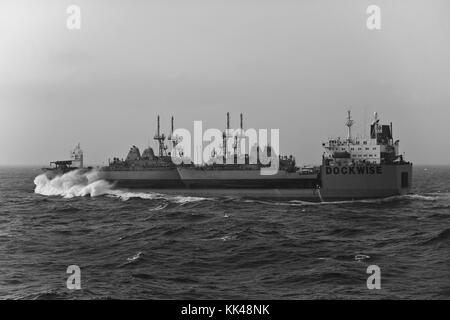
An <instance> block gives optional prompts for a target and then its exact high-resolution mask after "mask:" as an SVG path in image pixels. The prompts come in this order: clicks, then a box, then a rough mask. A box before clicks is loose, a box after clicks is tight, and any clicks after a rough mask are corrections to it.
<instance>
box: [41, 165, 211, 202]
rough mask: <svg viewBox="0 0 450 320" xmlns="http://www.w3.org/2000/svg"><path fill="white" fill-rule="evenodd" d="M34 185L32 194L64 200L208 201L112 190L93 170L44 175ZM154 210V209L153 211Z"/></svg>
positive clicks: (153, 193) (199, 198)
mask: <svg viewBox="0 0 450 320" xmlns="http://www.w3.org/2000/svg"><path fill="white" fill-rule="evenodd" d="M34 184H35V185H36V187H35V189H34V192H35V193H37V194H41V195H45V196H62V197H64V198H73V197H84V196H91V197H96V196H100V195H106V196H110V197H115V198H119V199H121V200H123V201H127V200H129V199H131V198H140V199H147V200H155V199H156V200H158V199H161V200H167V201H170V202H173V203H177V204H181V205H182V204H185V203H190V202H198V201H203V200H208V198H203V197H189V196H180V195H166V194H162V193H156V192H134V191H127V190H120V189H113V185H112V184H111V183H109V182H107V181H105V180H102V179H99V174H98V172H97V171H95V170H91V171H89V172H83V171H81V170H74V171H70V172H68V173H65V174H63V175H59V176H56V177H54V178H49V177H48V176H47V175H46V174H45V173H44V174H41V175H39V176H37V177H36V178H35V179H34ZM155 210H156V209H155Z"/></svg>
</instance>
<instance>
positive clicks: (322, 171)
mask: <svg viewBox="0 0 450 320" xmlns="http://www.w3.org/2000/svg"><path fill="white" fill-rule="evenodd" d="M353 124H354V120H353V119H352V117H351V113H350V111H348V114H347V118H346V122H345V125H346V126H347V130H348V133H347V137H346V138H340V137H338V138H331V139H328V141H326V142H324V143H323V144H322V147H323V148H324V153H323V155H322V163H321V165H318V166H309V167H299V166H297V164H296V160H295V158H294V157H293V156H282V155H275V154H274V152H273V151H272V150H271V148H270V146H267V147H266V148H267V150H266V151H267V154H268V155H270V156H271V157H272V158H271V159H274V158H273V157H277V158H278V170H277V171H276V173H275V174H271V175H263V174H261V169H263V168H265V167H267V166H268V165H267V164H262V163H261V161H260V159H259V158H258V156H259V154H260V153H259V152H258V148H259V147H256V149H254V148H252V150H250V153H249V154H246V153H244V154H241V153H236V146H237V145H238V143H237V142H235V144H234V146H235V150H234V153H232V152H230V150H227V143H226V142H225V139H226V138H229V137H227V132H228V130H229V129H230V118H229V113H228V114H227V127H226V128H227V130H226V131H224V132H223V137H224V143H223V145H222V148H223V150H221V155H220V156H221V157H223V162H222V164H220V163H217V162H214V161H213V162H212V163H207V164H201V165H196V164H194V163H192V162H188V163H183V164H178V165H177V164H175V163H174V162H173V159H172V156H171V152H174V150H175V147H176V146H177V144H178V143H179V142H180V141H181V140H180V139H181V138H180V137H177V136H175V135H174V134H173V132H174V130H173V129H174V120H173V117H172V119H171V134H170V135H169V136H168V137H167V140H168V141H171V143H172V147H173V148H172V151H171V152H169V151H168V147H167V146H166V144H165V140H166V136H165V135H164V133H161V128H160V118H159V116H158V118H157V131H156V134H155V136H154V140H156V141H157V143H158V152H157V154H155V152H154V151H153V149H152V148H151V147H148V148H146V149H145V150H144V151H143V152H142V154H141V153H140V150H139V148H138V147H136V146H132V147H131V148H130V151H129V152H128V155H127V157H126V158H125V159H119V158H116V157H114V158H113V159H112V160H111V159H110V160H109V164H108V165H107V166H103V167H101V168H99V169H98V177H99V178H100V179H104V180H106V181H109V182H112V183H113V184H114V186H115V187H118V188H139V189H154V190H159V189H165V190H166V192H178V191H180V189H181V190H182V192H184V193H190V194H193V195H197V194H202V195H203V194H208V193H214V194H219V195H220V194H225V195H228V194H234V193H235V194H238V195H243V196H246V195H248V196H261V197H277V198H292V199H298V200H305V201H335V200H356V199H369V198H384V197H389V196H395V195H404V194H407V193H409V191H410V189H411V185H412V164H411V163H410V162H407V161H405V160H404V158H403V156H402V155H401V154H400V152H399V140H395V141H394V138H393V127H392V123H390V124H389V125H386V124H380V119H379V118H378V114H377V113H374V118H373V121H372V122H371V124H370V128H369V129H370V136H369V138H367V139H366V138H361V137H354V136H352V126H353ZM241 130H243V117H242V114H241ZM252 152H256V154H257V161H256V162H252V161H249V159H251V158H252V154H251V153H252ZM230 157H231V161H229V160H230ZM238 159H240V161H238ZM253 159H254V158H253ZM269 165H270V164H269ZM43 169H44V170H45V171H47V172H48V173H49V174H50V175H58V174H62V173H66V172H69V171H72V170H76V169H81V170H90V169H92V168H91V167H88V168H84V167H83V152H82V151H81V148H80V145H79V144H78V146H77V147H76V148H75V150H74V151H73V152H72V158H71V159H70V160H62V161H55V162H52V163H51V167H50V168H43ZM225 189H226V190H225ZM170 190H171V191H170Z"/></svg>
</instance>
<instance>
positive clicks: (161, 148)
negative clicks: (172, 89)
mask: <svg viewBox="0 0 450 320" xmlns="http://www.w3.org/2000/svg"><path fill="white" fill-rule="evenodd" d="M157 119H158V120H157V121H158V125H157V128H158V129H157V132H156V135H155V136H154V137H153V139H154V140H156V141H158V149H159V156H160V157H162V156H163V155H164V151H165V150H166V147H165V146H164V140H166V136H165V135H164V133H163V134H161V128H160V123H159V115H158V118H157Z"/></svg>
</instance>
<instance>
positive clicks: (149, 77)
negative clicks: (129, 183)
mask: <svg viewBox="0 0 450 320" xmlns="http://www.w3.org/2000/svg"><path fill="white" fill-rule="evenodd" d="M70 4H76V5H78V6H80V7H81V11H82V28H81V30H80V31H69V30H67V28H66V19H67V14H66V8H67V6H68V5H70ZM371 4H376V5H379V6H380V7H381V14H382V29H381V30H379V31H369V30H368V29H367V28H366V18H367V14H366V8H367V7H368V6H369V5H371ZM449 9H450V2H448V1H447V0H442V1H439V0H432V1H425V0H422V1H412V0H402V1H387V0H371V1H365V0H352V1H350V0H346V1H335V0H329V1H325V0H322V1H317V0H315V1H312V0H311V1H300V0H299V1H275V0H273V1H247V0H241V1H225V0H222V1H211V0H208V1H206V0H205V1H197V0H193V1H187V0H183V1H181V0H180V1H167V0H164V1H162V0H161V1H153V0H146V1H125V0H123V1H110V0H108V1H106V0H105V1H101V0H95V1H92V0H89V1H86V0H83V1H82V0H71V1H61V0H58V1H57V0H54V1H50V0H42V1H32V0H29V1H20V0H11V1H10V0H1V1H0V111H1V112H0V164H40V165H43V164H46V163H48V162H49V161H51V160H55V159H60V158H66V157H67V155H68V151H69V150H70V149H71V148H72V147H73V146H74V145H75V143H77V142H81V144H82V147H83V149H84V152H85V159H86V162H88V163H89V164H101V163H102V162H106V161H107V159H108V158H109V157H113V156H118V157H125V155H126V153H127V151H128V149H129V147H130V146H131V145H133V144H134V145H137V146H139V147H141V148H142V147H144V146H146V145H147V144H148V143H149V141H150V143H151V145H152V146H153V145H154V142H153V140H152V139H151V138H152V137H153V135H154V133H155V129H156V115H157V114H160V115H161V117H162V121H163V128H164V129H165V131H166V133H167V132H168V129H169V119H170V115H172V114H173V115H174V116H175V122H176V126H177V127H184V128H188V129H190V128H192V122H193V121H194V120H203V121H204V126H205V127H215V128H223V127H224V125H225V114H226V112H227V111H229V112H231V114H232V124H233V125H234V126H235V127H237V126H238V117H239V113H240V112H243V113H244V114H245V126H246V127H254V128H280V138H281V141H280V144H281V150H282V151H283V152H284V153H287V154H294V155H295V156H296V157H297V160H298V162H299V163H305V164H306V163H318V162H319V161H320V158H321V155H322V149H321V142H322V140H325V139H327V138H328V137H330V136H334V135H341V136H344V135H345V132H346V128H345V126H344V123H345V116H346V110H347V109H348V108H350V109H351V110H352V112H353V116H354V118H355V120H356V125H355V129H354V132H361V133H362V132H363V130H364V129H365V128H363V126H364V124H368V123H369V121H370V117H371V114H372V113H373V112H374V111H378V113H379V114H380V116H381V118H382V120H386V121H388V122H389V121H392V122H393V124H394V135H396V137H397V138H399V139H400V146H401V151H402V152H405V153H406V157H407V159H409V160H411V161H413V162H414V163H425V164H449V163H450V149H449V148H448V146H449V144H448V136H449V134H450V129H449V125H448V122H449V119H450V109H449V108H450V18H449V17H448V13H449V12H450V10H449ZM364 116H366V119H365V118H364Z"/></svg>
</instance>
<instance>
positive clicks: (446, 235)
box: [422, 229, 450, 245]
mask: <svg viewBox="0 0 450 320" xmlns="http://www.w3.org/2000/svg"><path fill="white" fill-rule="evenodd" d="M447 241H450V229H445V230H443V231H441V232H439V234H437V235H436V236H434V237H432V238H431V239H429V240H427V241H425V242H423V243H422V244H424V245H429V244H438V243H442V242H447Z"/></svg>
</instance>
